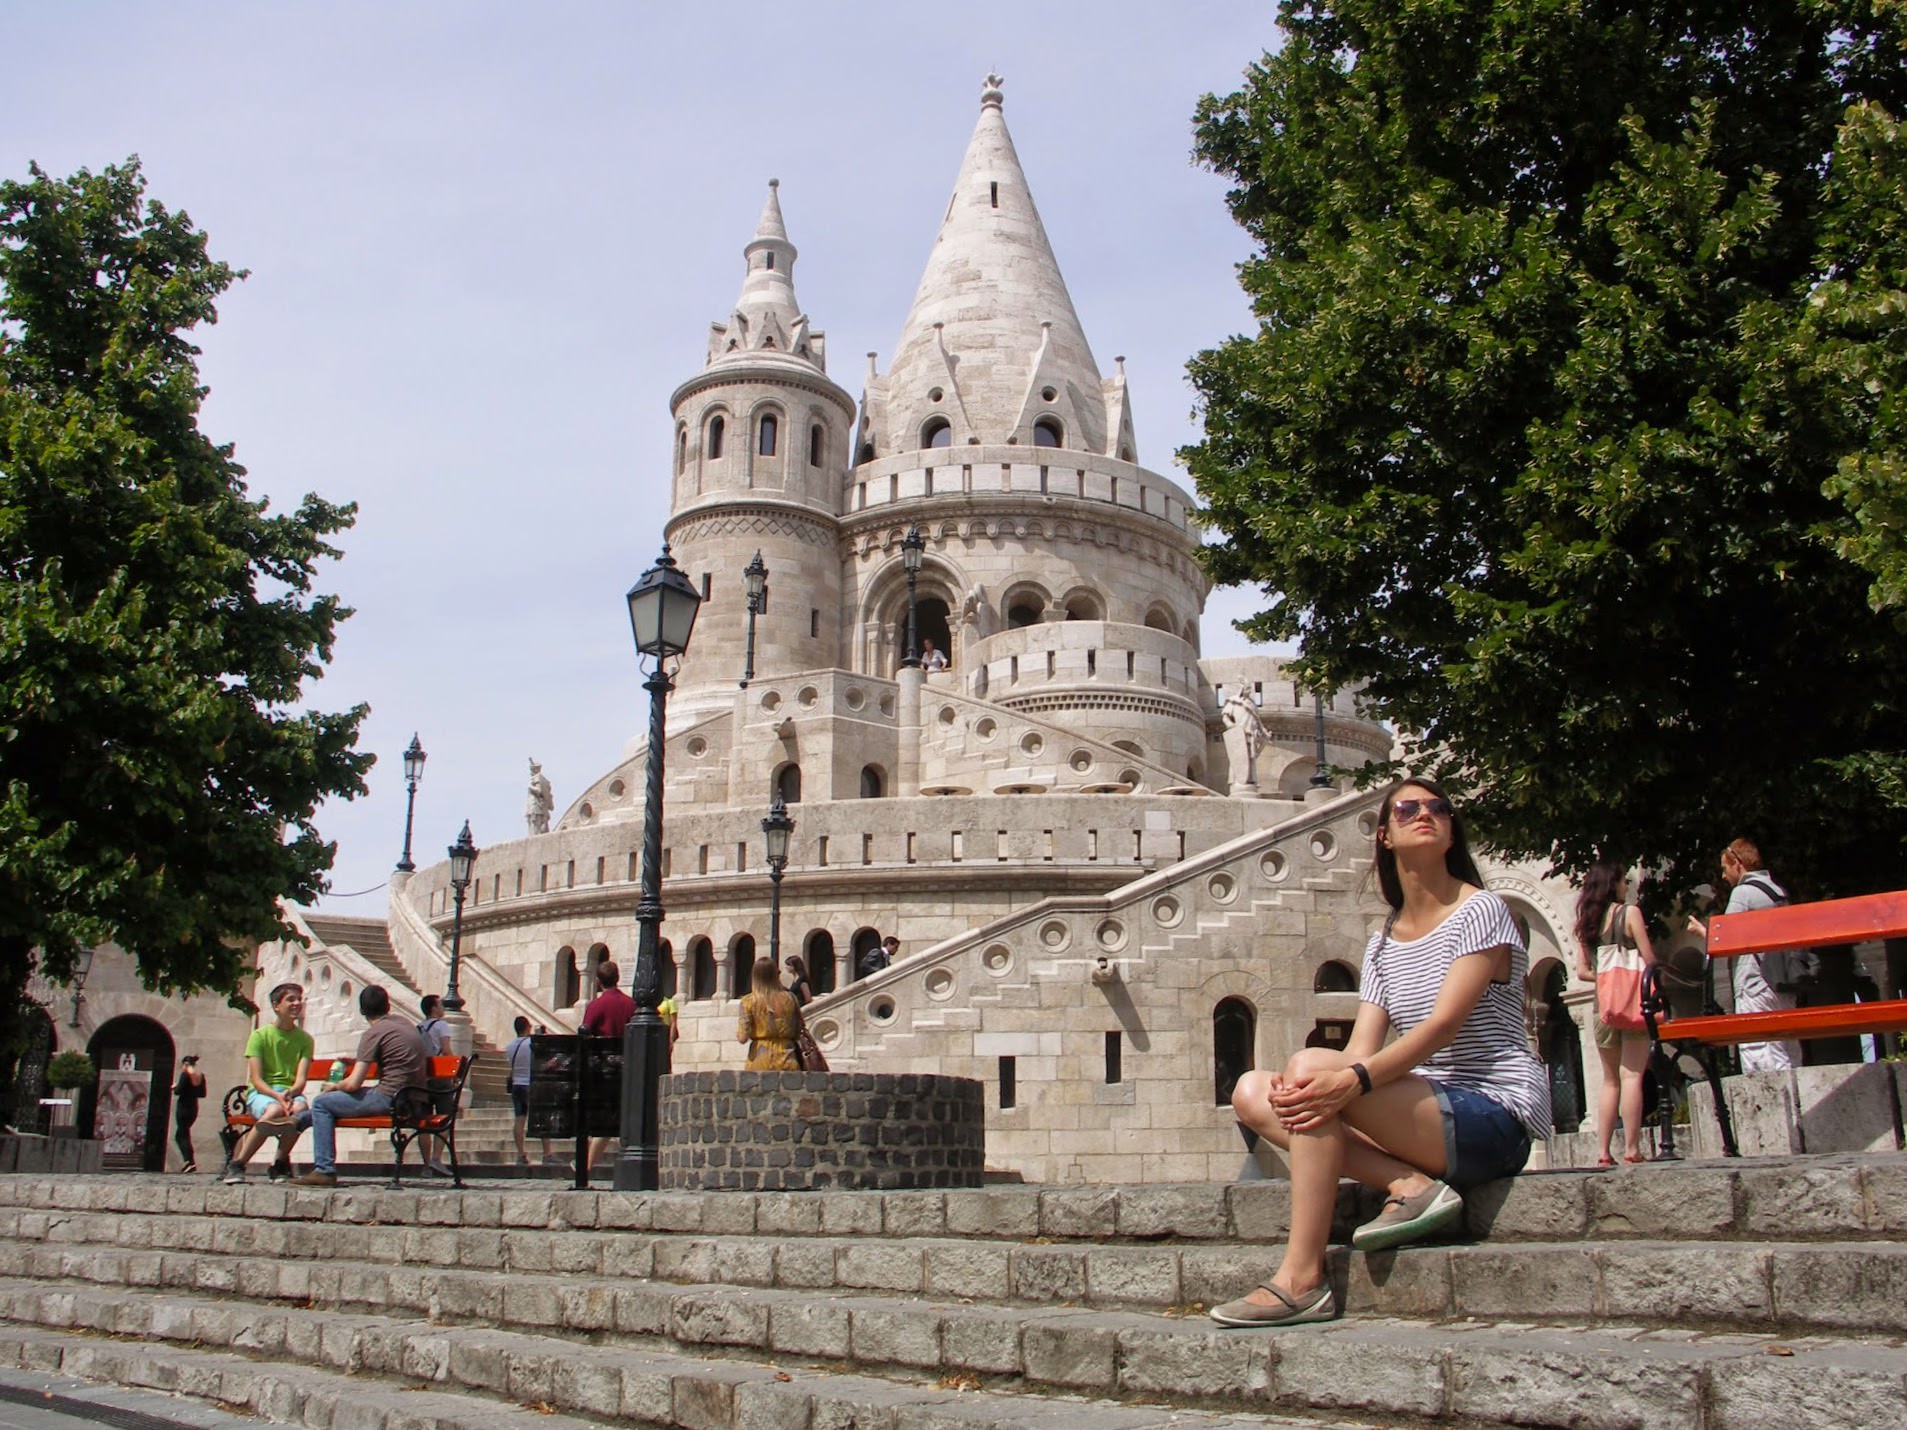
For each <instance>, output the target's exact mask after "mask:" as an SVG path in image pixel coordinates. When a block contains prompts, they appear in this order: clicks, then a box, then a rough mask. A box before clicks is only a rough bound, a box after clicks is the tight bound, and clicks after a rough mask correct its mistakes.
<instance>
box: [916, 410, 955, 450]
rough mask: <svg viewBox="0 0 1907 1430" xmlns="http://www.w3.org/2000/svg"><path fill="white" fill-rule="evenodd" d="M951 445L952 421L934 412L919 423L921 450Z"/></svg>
mask: <svg viewBox="0 0 1907 1430" xmlns="http://www.w3.org/2000/svg"><path fill="white" fill-rule="evenodd" d="M951 446H953V423H951V422H949V421H948V420H947V419H946V418H945V417H943V416H941V415H940V414H939V413H935V414H934V415H933V416H932V417H929V418H928V419H927V420H926V421H925V422H923V423H921V424H920V447H921V450H922V451H923V452H925V451H930V450H932V449H934V448H938V447H951Z"/></svg>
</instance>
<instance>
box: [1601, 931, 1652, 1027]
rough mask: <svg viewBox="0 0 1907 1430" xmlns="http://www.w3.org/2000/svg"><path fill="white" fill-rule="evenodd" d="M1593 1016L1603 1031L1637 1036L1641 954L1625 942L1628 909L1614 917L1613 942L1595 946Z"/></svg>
mask: <svg viewBox="0 0 1907 1430" xmlns="http://www.w3.org/2000/svg"><path fill="white" fill-rule="evenodd" d="M1596 1016H1597V1017H1599V1018H1601V1019H1602V1021H1603V1024H1604V1026H1605V1027H1610V1028H1614V1029H1616V1030H1617V1031H1619V1032H1624V1033H1635V1032H1640V1031H1642V1030H1643V1029H1644V1028H1646V1027H1647V1026H1648V1025H1647V1024H1646V1023H1645V1022H1644V1021H1643V1019H1642V954H1641V952H1640V951H1639V950H1638V949H1636V948H1635V947H1634V945H1632V944H1631V943H1630V942H1629V906H1628V905H1627V904H1624V905H1622V907H1621V911H1620V913H1618V914H1617V916H1616V929H1615V942H1614V943H1604V944H1598V945H1597V946H1596Z"/></svg>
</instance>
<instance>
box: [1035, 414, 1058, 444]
mask: <svg viewBox="0 0 1907 1430" xmlns="http://www.w3.org/2000/svg"><path fill="white" fill-rule="evenodd" d="M1033 445H1034V446H1035V447H1064V446H1065V445H1066V428H1065V426H1064V424H1062V423H1061V422H1060V420H1059V418H1057V417H1042V418H1040V419H1039V420H1038V421H1036V422H1035V423H1034V424H1033Z"/></svg>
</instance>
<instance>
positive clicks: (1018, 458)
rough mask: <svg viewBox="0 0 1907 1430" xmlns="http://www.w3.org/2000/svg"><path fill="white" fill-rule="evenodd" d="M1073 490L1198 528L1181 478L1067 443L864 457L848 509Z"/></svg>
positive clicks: (1181, 527)
mask: <svg viewBox="0 0 1907 1430" xmlns="http://www.w3.org/2000/svg"><path fill="white" fill-rule="evenodd" d="M989 494H994V495H1001V496H1019V497H1034V498H1039V497H1060V498H1066V497H1070V498H1073V499H1075V500H1077V501H1084V502H1101V503H1104V504H1105V505H1107V506H1109V507H1116V508H1118V509H1120V510H1121V511H1125V512H1131V513H1133V514H1136V515H1141V516H1150V517H1153V518H1155V519H1157V520H1159V521H1161V522H1164V523H1165V524H1166V525H1168V526H1170V527H1172V528H1173V529H1174V530H1176V531H1181V532H1185V533H1188V534H1195V533H1196V530H1197V528H1196V525H1195V524H1194V523H1193V521H1192V513H1193V511H1194V510H1196V506H1195V504H1194V503H1193V502H1192V500H1191V499H1190V498H1189V497H1188V496H1187V495H1186V493H1185V490H1184V489H1183V488H1182V487H1180V486H1179V485H1178V484H1177V483H1176V482H1172V481H1169V480H1167V479H1166V478H1165V477H1162V476H1159V475H1158V474H1157V473H1156V472H1149V471H1147V470H1146V469H1145V468H1144V467H1141V466H1138V465H1136V464H1134V463H1132V462H1122V461H1120V460H1119V459H1118V458H1116V457H1105V456H1099V455H1097V454H1094V453H1089V452H1075V451H1071V450H1067V449H1060V448H1042V447H1011V446H1010V447H936V448H931V449H928V450H925V451H916V452H902V453H900V454H898V455H896V456H892V457H883V458H881V459H880V460H878V461H873V462H863V463H862V464H861V465H860V466H858V467H856V468H855V469H854V470H853V472H852V473H850V474H849V477H848V483H847V493H846V502H845V504H844V505H845V510H844V512H843V515H844V516H846V517H848V518H850V519H851V518H853V517H855V516H857V515H859V514H860V513H862V512H866V511H872V510H874V509H875V508H877V507H881V506H885V505H888V504H890V503H894V502H917V501H919V500H921V499H922V498H926V497H935V496H953V495H959V496H977V497H983V498H984V497H985V496H987V495H989Z"/></svg>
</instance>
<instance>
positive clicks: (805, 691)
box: [795, 685, 821, 709]
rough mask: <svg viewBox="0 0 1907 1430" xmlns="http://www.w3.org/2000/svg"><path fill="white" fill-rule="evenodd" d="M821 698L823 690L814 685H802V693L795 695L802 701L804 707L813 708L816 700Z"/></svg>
mask: <svg viewBox="0 0 1907 1430" xmlns="http://www.w3.org/2000/svg"><path fill="white" fill-rule="evenodd" d="M820 698H821V692H820V691H818V690H816V689H815V688H814V687H813V686H812V685H804V686H802V687H801V694H799V695H797V696H796V697H795V699H797V700H799V701H800V702H801V705H802V708H803V709H809V708H812V707H813V705H814V703H815V701H817V700H819V699H820Z"/></svg>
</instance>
